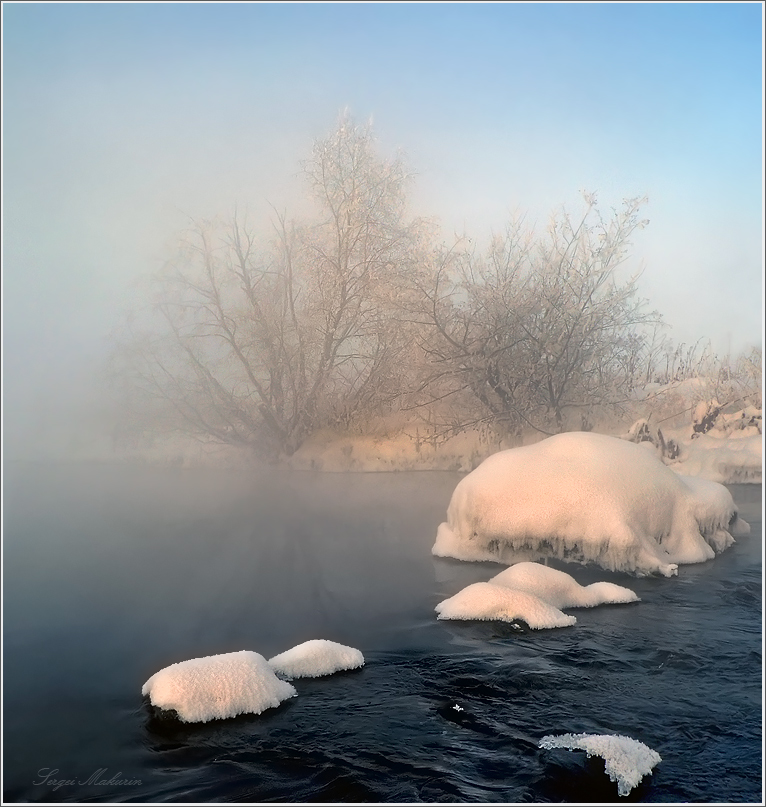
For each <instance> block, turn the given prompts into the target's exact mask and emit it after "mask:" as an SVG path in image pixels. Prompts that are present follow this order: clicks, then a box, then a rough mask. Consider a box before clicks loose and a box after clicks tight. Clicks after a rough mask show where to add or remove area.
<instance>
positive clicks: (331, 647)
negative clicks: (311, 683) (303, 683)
mask: <svg viewBox="0 0 766 807" xmlns="http://www.w3.org/2000/svg"><path fill="white" fill-rule="evenodd" d="M269 666H270V667H271V668H272V669H273V670H274V672H276V673H278V674H279V675H282V676H284V677H285V678H318V677H319V676H322V675H331V674H332V673H336V672H340V671H341V670H354V669H357V668H358V667H362V666H364V656H363V655H362V653H361V651H359V650H357V649H356V648H353V647H347V646H346V645H343V644H338V643H337V642H330V641H328V640H327V639H311V640H310V641H308V642H303V644H299V645H297V646H296V647H292V648H290V649H289V650H285V652H284V653H280V654H279V655H278V656H274V657H273V658H270V659H269Z"/></svg>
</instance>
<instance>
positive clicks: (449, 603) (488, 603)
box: [435, 583, 577, 630]
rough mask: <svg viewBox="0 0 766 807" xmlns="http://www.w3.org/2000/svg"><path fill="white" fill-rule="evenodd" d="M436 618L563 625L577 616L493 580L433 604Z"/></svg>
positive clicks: (563, 626)
mask: <svg viewBox="0 0 766 807" xmlns="http://www.w3.org/2000/svg"><path fill="white" fill-rule="evenodd" d="M435 610H436V613H437V614H438V615H439V619H476V620H498V621H502V622H514V621H516V620H523V621H524V622H526V623H527V625H529V627H530V628H533V629H535V630H539V629H541V628H565V627H568V626H569V625H574V624H575V623H576V622H577V619H575V617H573V616H569V615H568V614H564V613H562V612H561V611H559V609H558V608H555V607H554V606H552V605H549V604H548V603H547V602H543V600H541V599H540V598H539V597H536V596H535V595H534V594H530V593H528V592H526V591H514V590H513V589H509V588H506V587H505V586H498V585H495V584H494V583H473V584H472V585H470V586H466V588H464V589H463V590H462V591H459V592H458V593H457V594H455V596H454V597H450V598H449V599H447V600H444V601H443V602H440V603H439V604H438V605H437V606H436V609H435Z"/></svg>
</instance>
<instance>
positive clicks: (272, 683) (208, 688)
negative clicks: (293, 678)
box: [141, 650, 298, 723]
mask: <svg viewBox="0 0 766 807" xmlns="http://www.w3.org/2000/svg"><path fill="white" fill-rule="evenodd" d="M141 694H142V695H148V696H149V700H150V702H151V704H152V705H153V706H156V707H158V708H160V709H165V710H171V709H172V710H175V711H176V712H177V714H178V717H179V719H180V720H182V721H183V722H185V723H207V722H208V721H209V720H217V719H220V718H227V717H235V716H236V715H239V714H246V713H252V714H256V715H258V714H260V713H261V712H263V711H265V710H266V709H271V708H272V707H275V706H279V704H280V703H281V702H282V701H284V700H287V699H288V698H292V697H295V695H297V694H298V693H297V692H296V691H295V688H294V687H293V686H292V685H291V684H288V683H287V681H282V680H280V679H279V678H277V676H276V675H275V674H274V671H273V670H272V669H271V667H270V666H269V665H268V662H267V661H266V659H265V658H264V657H263V656H261V655H259V654H258V653H254V652H252V651H250V650H240V651H239V652H237V653H223V654H221V655H218V656H205V657H204V658H194V659H189V660H188V661H179V662H178V663H177V664H171V665H170V666H169V667H165V668H164V669H162V670H160V671H159V672H156V673H155V674H154V675H153V676H152V677H151V678H150V679H149V680H148V681H147V682H146V683H145V684H144V686H143V688H142V689H141Z"/></svg>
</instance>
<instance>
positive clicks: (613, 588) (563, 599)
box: [489, 561, 639, 608]
mask: <svg viewBox="0 0 766 807" xmlns="http://www.w3.org/2000/svg"><path fill="white" fill-rule="evenodd" d="M489 582H490V583H493V584H494V585H497V586H505V587H507V588H510V589H514V590H516V591H526V592H528V593H530V594H534V595H535V596H536V597H539V598H540V599H541V600H544V601H545V602H547V603H548V604H549V605H552V606H553V607H554V608H593V607H594V606H596V605H604V604H608V603H625V602H638V599H639V598H638V596H637V595H636V593H635V592H634V591H631V590H630V589H629V588H624V587H623V586H617V585H615V584H614V583H607V582H599V583H591V584H590V585H589V586H581V585H580V584H579V583H578V582H577V581H576V580H575V579H574V577H572V576H571V575H569V574H567V573H566V572H562V571H559V570H558V569H552V568H550V567H549V566H543V565H541V564H539V563H532V562H529V561H522V562H521V563H517V564H515V565H514V566H511V567H509V568H508V569H505V570H503V571H502V572H500V574H496V575H495V576H494V577H492V578H490V580H489Z"/></svg>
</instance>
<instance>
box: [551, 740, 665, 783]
mask: <svg viewBox="0 0 766 807" xmlns="http://www.w3.org/2000/svg"><path fill="white" fill-rule="evenodd" d="M538 746H539V747H540V748H545V749H548V750H550V749H552V748H568V749H569V750H570V751H574V750H577V749H579V750H581V751H585V752H586V753H587V755H588V756H589V757H592V756H599V757H601V758H602V759H603V760H604V771H605V773H606V774H607V775H608V776H609V778H610V779H611V780H612V781H613V782H616V783H617V792H618V793H619V794H620V795H621V796H627V795H628V793H630V791H631V790H632V789H633V788H634V787H636V785H637V784H638V783H639V782H640V781H641V780H642V779H643V778H644V776H646V775H647V774H649V773H651V772H652V769H653V768H654V766H655V765H657V764H658V763H660V762H662V757H661V756H660V755H659V754H658V753H657V752H656V751H653V750H652V749H651V748H649V747H648V746H646V745H644V744H643V743H642V742H639V741H638V740H634V739H632V738H631V737H625V736H622V735H619V734H559V735H548V736H546V737H543V738H542V740H540V742H539V743H538Z"/></svg>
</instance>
